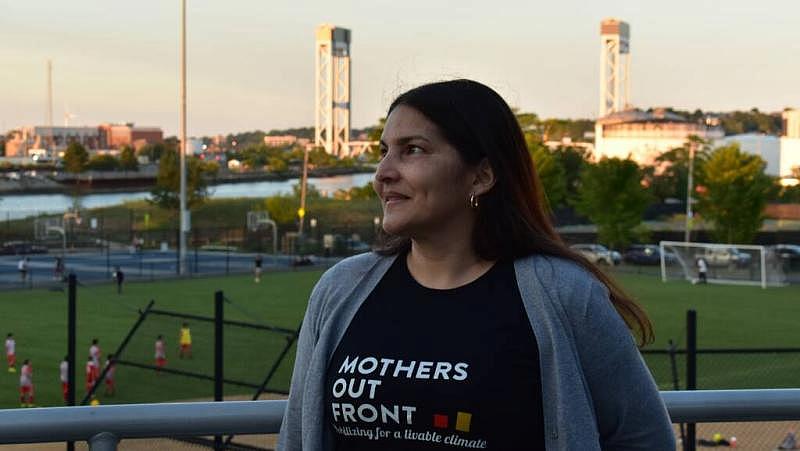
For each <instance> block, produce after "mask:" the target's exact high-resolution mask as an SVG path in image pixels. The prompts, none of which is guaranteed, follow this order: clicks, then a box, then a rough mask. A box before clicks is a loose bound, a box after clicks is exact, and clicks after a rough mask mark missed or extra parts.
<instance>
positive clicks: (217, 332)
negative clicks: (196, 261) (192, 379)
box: [214, 291, 225, 450]
mask: <svg viewBox="0 0 800 451" xmlns="http://www.w3.org/2000/svg"><path fill="white" fill-rule="evenodd" d="M224 301H225V296H224V295H223V294H222V291H217V292H215V293H214V401H216V402H220V401H222V395H223V393H222V389H223V386H222V382H223V380H224V373H223V362H224V355H223V347H222V346H223V340H222V333H223V326H224V324H223V320H224V309H223V307H224ZM214 449H215V450H222V449H223V445H222V436H221V435H215V436H214Z"/></svg>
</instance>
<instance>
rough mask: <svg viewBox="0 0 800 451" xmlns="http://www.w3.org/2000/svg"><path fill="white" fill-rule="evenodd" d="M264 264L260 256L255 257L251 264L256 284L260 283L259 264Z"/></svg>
mask: <svg viewBox="0 0 800 451" xmlns="http://www.w3.org/2000/svg"><path fill="white" fill-rule="evenodd" d="M263 262H264V258H263V257H261V254H258V255H256V259H255V261H254V262H253V266H254V267H253V272H254V273H255V276H256V277H255V279H256V283H259V282H261V264H262V263H263Z"/></svg>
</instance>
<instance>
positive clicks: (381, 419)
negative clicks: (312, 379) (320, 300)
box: [325, 255, 544, 451]
mask: <svg viewBox="0 0 800 451" xmlns="http://www.w3.org/2000/svg"><path fill="white" fill-rule="evenodd" d="M325 392H326V403H325V410H326V412H325V413H326V422H327V425H328V427H330V428H331V430H332V432H333V437H334V439H335V442H336V449H337V450H347V451H351V450H377V449H380V450H388V451H391V450H445V449H447V450H458V449H492V450H517V449H520V450H521V449H525V450H536V449H544V424H543V414H542V388H541V380H540V371H539V352H538V348H537V344H536V338H535V336H534V334H533V330H532V328H531V325H530V322H529V321H528V317H527V315H526V313H525V309H524V306H523V304H522V298H521V296H520V294H519V289H518V288H517V281H516V275H515V273H514V266H513V263H511V262H498V263H496V264H495V265H494V266H493V267H492V268H491V269H490V270H489V271H487V272H486V273H485V274H484V275H482V276H481V277H479V278H478V279H477V280H475V281H473V282H471V283H469V284H467V285H464V286H461V287H458V288H453V289H448V290H437V289H431V288H426V287H424V286H422V285H420V284H419V283H418V282H417V281H416V280H414V278H413V277H412V276H411V274H410V273H409V271H408V267H407V264H406V258H405V256H403V255H401V256H399V257H398V258H397V260H396V261H395V263H394V264H393V265H392V267H391V268H390V269H389V271H388V272H387V273H386V275H385V276H384V277H383V279H382V280H381V281H380V282H379V283H378V285H377V286H376V287H375V289H374V290H373V292H372V293H371V294H370V295H369V297H368V298H367V299H366V300H365V301H364V304H363V305H362V306H361V307H360V309H359V310H358V312H357V313H356V315H355V316H354V318H353V320H352V322H351V323H350V325H349V326H348V328H347V331H346V332H345V334H344V337H343V338H342V340H341V342H340V343H339V345H338V347H337V348H336V351H335V352H334V354H333V357H332V359H331V363H330V365H329V367H328V371H327V374H326V388H325Z"/></svg>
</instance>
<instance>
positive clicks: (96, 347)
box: [89, 338, 103, 379]
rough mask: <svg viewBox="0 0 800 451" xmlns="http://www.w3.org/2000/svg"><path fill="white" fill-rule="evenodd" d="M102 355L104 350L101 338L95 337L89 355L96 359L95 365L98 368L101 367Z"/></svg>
mask: <svg viewBox="0 0 800 451" xmlns="http://www.w3.org/2000/svg"><path fill="white" fill-rule="evenodd" d="M101 355H103V352H102V351H101V350H100V340H98V339H97V338H95V339H93V340H92V345H91V346H89V356H90V357H91V358H92V360H94V366H95V367H96V368H98V369H99V368H100V356H101ZM95 376H96V375H95ZM95 379H97V377H95Z"/></svg>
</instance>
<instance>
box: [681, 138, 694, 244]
mask: <svg viewBox="0 0 800 451" xmlns="http://www.w3.org/2000/svg"><path fill="white" fill-rule="evenodd" d="M693 185H694V141H692V140H689V177H688V180H687V186H686V224H685V226H684V235H683V241H685V242H687V243H688V242H689V241H691V236H692V214H693V213H692V189H693Z"/></svg>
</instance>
